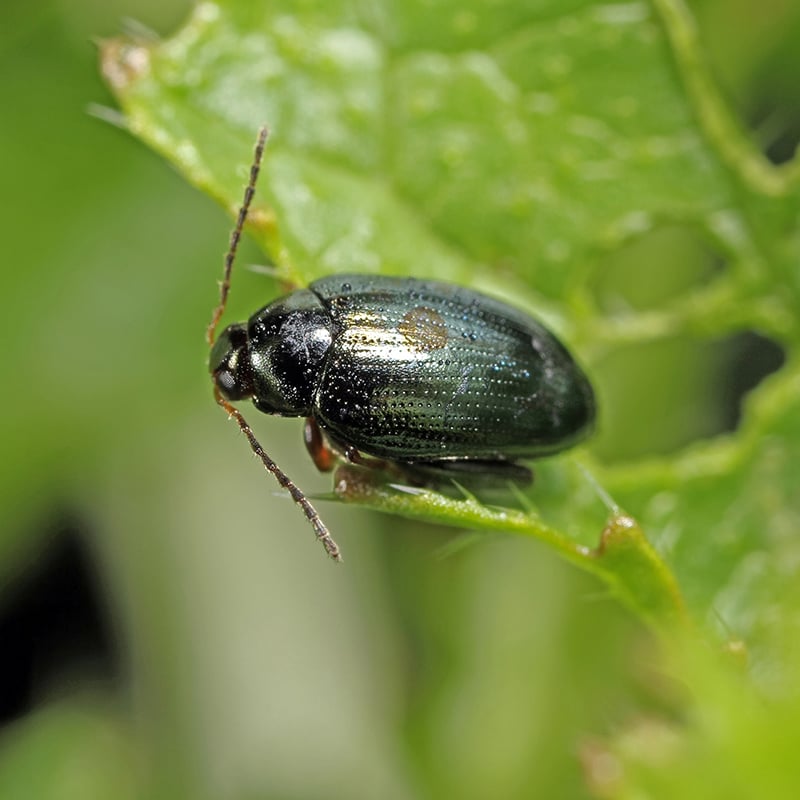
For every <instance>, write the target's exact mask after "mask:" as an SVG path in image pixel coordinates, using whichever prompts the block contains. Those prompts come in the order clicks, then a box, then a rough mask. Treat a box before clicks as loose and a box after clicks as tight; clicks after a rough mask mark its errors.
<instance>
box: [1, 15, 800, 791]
mask: <svg viewBox="0 0 800 800" xmlns="http://www.w3.org/2000/svg"><path fill="white" fill-rule="evenodd" d="M692 8H693V9H694V11H695V12H696V13H697V15H698V19H699V22H700V25H701V31H702V35H703V37H704V41H705V42H706V44H707V45H708V54H709V57H710V58H711V61H712V66H713V69H714V71H715V74H716V77H717V79H718V81H719V82H720V84H721V86H722V88H723V91H724V93H725V94H726V95H727V97H728V99H729V100H730V102H731V104H732V105H733V106H734V108H735V109H736V110H737V112H738V113H739V114H740V115H741V117H742V119H743V120H744V121H745V124H746V125H747V126H749V127H751V128H753V129H754V130H755V131H756V134H755V135H757V136H758V137H760V138H761V140H762V141H763V143H764V147H765V149H766V150H767V151H768V152H769V154H770V156H771V157H772V158H774V159H775V160H777V161H781V160H786V159H788V158H789V157H790V156H791V155H792V152H793V148H794V146H795V144H796V140H797V135H798V131H800V114H798V108H800V96H798V95H800V88H799V87H800V82H798V81H797V80H796V76H797V75H798V74H800V73H798V70H800V56H798V52H800V48H798V47H797V44H798V42H800V13H798V10H797V8H796V4H795V3H793V2H790V0H784V1H783V2H780V1H779V0H765V2H761V3H758V4H756V3H754V2H752V1H751V0H749V1H748V2H744V0H738V1H737V2H730V1H729V0H705V1H704V2H695V3H693V4H692ZM189 10H190V3H188V2H183V1H181V2H176V1H175V0H162V1H161V2H143V0H129V2H127V3H126V2H122V0H113V2H107V1H106V2H102V3H101V2H97V1H96V0H95V1H94V2H90V1H89V0H69V2H68V1H67V0H61V1H60V2H39V3H37V4H30V3H23V2H22V0H4V3H3V4H2V6H1V7H0V61H1V62H2V69H0V76H1V77H0V102H1V104H2V105H0V107H2V109H3V112H2V119H3V123H2V125H0V175H2V197H3V203H2V212H3V213H2V217H0V232H2V242H3V244H4V248H5V251H4V252H5V255H4V262H3V267H2V269H1V270H0V276H2V278H1V279H2V299H3V314H2V318H1V320H0V325H2V330H3V339H2V340H3V343H4V353H5V359H4V363H5V370H4V375H5V377H4V385H5V387H6V388H5V390H4V391H3V395H2V403H3V408H2V414H0V442H2V451H3V454H4V459H3V474H2V480H1V481H0V509H1V510H2V525H1V526H0V652H1V653H2V659H0V661H2V666H0V675H2V677H3V680H2V684H1V685H0V712H1V713H2V717H1V718H0V722H2V726H3V727H2V728H0V798H6V797H8V798H49V797H53V798H82V800H84V799H86V798H107V797H111V796H114V797H139V796H145V797H176V798H179V797H192V798H204V797H208V798H256V797H258V798H261V797H264V798H267V797H270V798H271V797H276V798H277V797H281V798H312V797H326V798H339V797H340V798H362V797H363V798H377V797H380V798H416V797H434V798H447V797H458V798H472V797H474V798H484V797H486V798H488V797H498V798H516V797H542V798H544V797H547V798H572V797H584V796H588V789H587V788H586V780H585V776H584V774H583V773H582V771H581V769H580V768H579V766H578V764H579V761H580V754H581V753H583V752H585V748H586V747H587V744H586V743H587V742H590V741H591V739H592V737H594V736H604V735H607V734H609V733H610V732H612V731H614V730H616V729H617V728H618V726H620V725H622V724H624V723H625V722H627V721H629V720H630V719H631V718H632V717H636V716H637V715H641V714H646V713H648V712H649V711H654V712H655V711H659V710H663V707H664V706H666V707H669V705H670V703H669V700H668V699H667V700H665V696H666V697H667V698H669V695H670V693H669V691H666V692H665V691H664V690H663V687H661V686H660V685H655V686H654V684H657V681H654V679H653V676H652V674H651V672H650V667H651V666H652V664H653V663H654V661H655V660H656V656H655V654H654V645H653V642H652V640H651V638H650V635H649V633H648V632H647V631H645V630H644V629H643V628H642V627H641V626H640V624H639V623H638V622H637V621H636V620H633V619H632V618H630V617H629V616H628V615H627V614H626V613H625V612H624V611H622V610H621V609H620V608H619V607H618V605H617V604H616V603H614V602H613V601H612V600H610V599H609V598H607V597H605V596H604V594H603V593H602V591H601V587H600V586H599V585H598V584H597V583H596V582H595V581H594V580H593V579H592V578H590V577H588V576H585V575H583V574H579V573H578V572H576V571H575V570H573V569H571V568H569V567H567V566H565V565H563V564H562V563H561V562H560V561H559V560H557V558H556V556H555V555H553V554H552V553H550V552H548V551H547V550H546V549H545V548H543V547H542V546H540V545H538V544H536V543H532V542H528V541H522V540H510V539H501V538H498V539H496V540H490V541H489V542H488V543H484V544H481V545H479V546H475V547H470V548H466V549H464V550H463V551H459V552H457V553H455V554H450V555H447V556H443V554H442V548H443V546H444V545H445V544H446V543H447V542H449V541H451V539H452V535H453V534H452V533H448V532H446V531H444V530H441V529H438V528H434V527H426V526H422V525H412V524H411V523H409V522H406V521H403V520H401V519H393V518H390V517H373V516H371V515H369V514H368V513H367V512H365V511H360V510H354V509H349V508H343V507H340V506H336V505H334V504H325V505H324V507H323V514H324V517H325V519H326V521H327V522H328V524H329V526H330V527H331V529H332V530H333V531H335V534H336V538H337V540H338V542H339V544H340V545H341V546H342V547H343V549H344V552H345V556H346V563H345V564H344V565H343V566H342V567H341V568H334V567H333V566H332V565H331V564H330V563H328V561H327V560H326V559H325V558H324V557H323V555H322V552H321V550H320V549H319V548H318V546H317V545H315V543H314V542H313V540H312V537H311V535H310V533H309V531H308V530H307V529H306V525H305V523H304V522H303V521H302V519H301V518H300V517H299V515H298V512H297V510H296V509H295V508H294V507H293V506H292V504H291V502H290V501H288V500H287V499H285V498H283V497H276V496H275V495H276V492H275V489H274V486H273V485H272V483H271V482H270V481H268V480H265V478H264V476H263V474H262V473H261V471H260V470H259V469H258V468H257V467H256V466H255V465H254V463H253V460H252V458H251V457H250V456H249V454H248V453H247V451H246V448H245V446H244V444H243V443H242V442H241V441H240V440H239V437H238V436H236V435H234V431H233V430H232V426H231V425H230V424H228V425H226V424H225V420H224V418H223V415H222V414H221V413H220V412H219V411H218V409H216V408H215V406H214V404H213V401H212V399H211V396H210V387H209V382H208V378H207V377H206V372H205V357H206V349H205V346H204V343H203V332H204V326H205V323H206V321H207V317H208V314H209V310H210V308H211V306H212V303H213V302H214V297H215V291H216V284H215V281H216V280H217V277H218V275H219V272H220V267H221V259H222V254H223V252H224V249H225V246H226V243H227V237H228V233H229V228H230V221H229V220H228V218H227V217H226V216H225V214H224V213H222V212H221V211H220V209H219V208H218V207H217V206H215V205H214V204H213V203H212V201H211V200H209V199H208V198H206V197H204V196H203V195H202V194H201V193H199V192H197V191H196V190H194V189H192V188H190V187H189V186H188V185H187V184H186V183H185V182H184V181H183V180H182V179H181V178H180V177H179V176H178V175H177V174H176V173H175V172H174V171H173V170H172V169H171V168H170V167H169V166H168V165H167V164H166V163H165V162H164V161H162V160H161V159H159V158H158V157H157V156H155V155H154V154H153V153H151V152H149V151H148V150H146V149H145V148H144V147H143V146H142V145H141V144H140V143H138V142H137V141H135V140H134V139H133V138H132V137H131V136H129V135H128V134H126V133H124V132H122V131H120V130H118V129H116V128H114V127H112V126H111V125H109V124H107V123H106V122H103V121H100V120H98V119H97V118H96V117H94V116H91V115H90V114H89V113H87V110H88V109H89V108H90V106H91V104H100V105H105V106H112V105H113V102H112V100H111V98H110V95H109V93H108V91H107V90H106V88H105V87H104V86H103V84H102V82H101V80H100V78H99V77H98V72H97V67H96V54H95V49H94V46H93V44H92V40H93V39H96V38H99V37H105V36H110V35H116V34H117V33H118V32H119V31H120V30H121V29H123V28H124V26H125V25H126V23H125V22H124V20H125V19H126V18H133V19H135V20H137V21H138V22H140V23H142V24H144V25H145V26H147V27H149V28H152V29H153V30H155V31H157V32H158V33H159V34H162V35H168V34H169V33H170V32H172V31H173V30H174V29H175V28H176V27H177V26H178V25H179V24H180V23H181V21H182V20H183V19H184V18H185V16H186V15H187V14H188V12H189ZM665 242H666V245H665ZM650 246H651V248H652V251H651V252H649V253H640V252H636V253H634V260H636V261H638V260H639V259H641V258H648V259H651V263H653V264H656V265H658V264H670V263H673V262H674V261H675V260H679V261H680V262H681V263H686V261H687V259H684V258H681V257H680V255H679V253H680V250H679V249H678V250H672V249H670V247H672V246H674V247H675V248H681V247H686V243H685V241H684V240H683V239H682V238H681V237H680V236H678V237H674V240H670V238H669V236H667V237H666V239H660V240H658V241H654V242H650ZM692 252H694V250H693V251H692ZM676 253H677V254H678V255H676ZM242 255H243V257H242V258H241V263H248V262H258V261H259V254H258V253H257V252H256V251H255V249H254V248H252V246H251V247H249V248H246V249H245V252H244V253H243V254H242ZM626 258H628V259H630V258H631V254H630V253H623V254H621V255H620V257H619V259H617V260H615V262H614V263H613V264H609V265H608V268H607V269H604V270H603V271H602V273H603V276H604V277H603V281H602V283H598V285H597V286H594V287H592V288H593V290H594V291H595V292H596V293H597V294H598V296H599V297H600V298H601V300H602V298H603V297H609V298H613V297H614V296H616V292H615V289H614V282H615V281H616V282H617V288H619V286H624V287H625V290H624V294H625V296H626V297H627V299H628V301H629V302H631V303H632V304H633V305H634V307H636V306H637V303H638V304H641V305H642V306H647V304H648V303H657V302H658V301H659V299H660V298H662V297H665V296H669V295H670V293H674V292H675V291H676V289H675V287H674V286H671V285H670V284H669V280H668V281H667V283H666V284H665V285H664V286H658V285H657V286H655V287H654V286H653V283H652V281H651V280H649V278H648V275H643V276H642V273H641V271H638V272H637V270H636V269H635V267H631V266H627V267H626V263H625V259H626ZM714 268H715V267H714V265H713V264H709V263H698V264H696V265H695V266H692V265H691V264H690V267H688V268H687V269H688V270H689V272H690V277H691V279H692V280H695V279H697V276H702V275H703V274H705V272H707V271H709V270H713V269H714ZM665 272H668V271H662V270H658V269H657V268H654V270H653V272H652V273H650V274H651V275H652V274H656V275H662V274H665ZM637 274H638V275H640V276H642V277H640V281H641V285H639V286H637V284H636V283H635V276H636V275H637ZM673 279H674V281H677V282H678V285H680V281H681V280H685V278H681V276H680V275H679V274H677V273H673ZM237 281H238V283H237V289H236V292H235V293H234V298H233V305H232V312H233V313H232V316H236V315H237V314H238V316H246V315H247V314H248V313H249V312H251V311H252V310H253V309H254V308H255V307H256V306H257V305H259V304H260V303H262V302H265V301H266V300H267V299H268V298H269V297H270V296H271V293H272V292H273V288H272V286H271V284H270V283H269V282H267V281H266V280H265V279H264V278H263V276H259V275H256V274H253V273H248V272H246V271H244V270H242V271H240V272H239V274H238V277H237ZM253 298H257V299H256V300H254V299H253ZM609 302H611V300H609ZM750 346H756V347H757V348H760V349H758V353H759V356H758V360H761V361H762V362H763V361H764V359H767V360H768V359H769V358H772V359H773V361H772V362H769V363H773V364H774V365H775V366H777V363H778V356H777V355H776V354H775V352H774V351H773V350H771V349H770V348H768V347H766V346H765V345H759V344H758V343H756V344H755V345H753V343H752V342H751V341H750V340H748V341H746V342H744V341H738V342H733V343H729V346H726V347H721V348H716V349H713V351H709V352H706V351H704V350H703V351H701V350H700V349H699V348H695V347H693V346H692V345H691V344H686V345H685V346H683V345H680V344H677V345H676V348H677V349H676V350H674V351H672V352H668V353H664V354H663V357H664V358H666V359H680V360H681V361H682V362H683V363H685V364H686V376H687V382H686V385H685V386H681V385H674V384H672V385H670V386H668V387H662V386H661V385H660V384H658V383H656V382H655V381H656V378H657V376H658V375H659V374H663V373H661V372H660V371H659V367H658V364H657V363H654V362H653V358H652V352H648V353H646V354H644V355H637V354H636V353H635V352H632V353H629V354H628V355H627V356H626V357H625V358H627V360H625V358H623V359H622V361H621V362H619V363H616V362H614V360H613V359H610V360H609V361H608V362H607V363H606V364H605V365H604V367H603V370H604V372H603V374H602V375H600V376H599V379H600V380H601V381H604V382H605V383H606V384H608V385H612V384H613V385H615V386H617V387H619V390H618V394H619V397H620V398H625V397H628V398H630V397H632V396H635V395H632V394H631V392H630V388H631V386H632V385H633V384H632V383H631V381H632V377H631V376H633V375H635V376H636V380H637V381H640V382H641V383H640V384H638V385H641V386H649V387H650V388H651V391H652V394H653V396H654V397H657V398H658V401H659V402H660V403H661V404H663V406H664V408H667V409H673V408H675V407H680V408H681V409H682V411H681V412H680V413H672V414H670V415H669V420H668V422H667V423H666V424H665V425H663V426H662V427H661V428H660V430H659V431H657V432H654V431H653V430H652V429H650V428H649V427H648V425H647V424H646V423H645V422H641V423H637V420H636V413H635V408H632V409H630V410H628V409H625V408H624V407H623V408H622V410H620V409H619V408H618V409H617V412H616V413H617V419H618V420H623V421H626V422H628V423H629V424H627V425H626V426H625V427H624V429H623V428H622V427H621V425H622V423H621V422H617V423H616V424H617V425H618V426H620V427H617V428H614V423H613V422H612V423H611V424H610V426H607V427H606V428H605V430H604V431H603V435H602V439H601V440H600V442H599V443H598V445H597V452H598V453H599V454H600V455H601V456H603V457H605V458H624V457H626V456H628V455H637V454H641V453H648V452H670V451H672V450H675V449H676V448H677V447H679V446H681V445H683V444H685V443H687V442H689V441H692V440H693V439H696V438H697V437H699V436H703V435H709V434H713V433H716V432H718V431H720V430H724V429H726V428H730V427H731V426H732V425H733V424H735V418H736V411H735V406H736V399H737V397H738V395H737V393H736V392H737V390H736V388H735V387H734V388H731V387H729V386H728V385H727V384H725V383H724V381H723V378H722V377H720V378H719V380H718V381H717V382H716V383H715V384H714V391H712V392H710V393H709V395H708V396H707V397H698V395H697V393H696V387H695V388H693V386H692V383H691V381H692V376H696V375H697V374H699V373H702V372H705V371H707V370H709V369H711V370H715V372H713V373H712V374H714V375H720V376H729V375H730V363H732V362H733V361H735V362H736V363H742V359H743V358H745V357H744V356H743V355H742V353H743V352H745V355H746V350H744V348H746V347H750ZM737 359H738V361H737ZM745 360H746V358H745ZM648 369H650V370H651V372H652V375H649V376H648V373H647V370H648ZM757 371H758V370H757ZM626 381H627V382H628V383H627V384H626V383H625V382H626ZM654 387H655V388H654ZM732 398H733V399H732ZM621 402H622V401H621ZM732 403H733V406H734V411H733V412H732V411H731V404H732ZM259 431H260V433H261V435H262V437H263V439H264V440H265V442H268V449H269V451H270V452H271V453H272V454H273V455H275V456H276V457H277V458H278V460H279V462H280V463H281V465H282V466H283V467H284V468H285V469H286V471H287V472H288V473H289V474H290V475H292V476H293V477H295V478H296V480H297V482H298V483H299V484H300V485H302V486H303V487H304V488H306V489H307V490H309V491H312V492H313V491H317V492H324V491H327V490H328V489H329V488H330V487H329V479H328V478H326V477H323V476H319V475H317V474H316V473H315V472H314V470H313V468H312V467H311V465H310V463H309V462H308V459H307V458H306V456H305V453H304V450H303V449H302V447H301V445H300V441H301V439H300V425H299V423H297V422H294V421H287V420H278V419H265V420H259Z"/></svg>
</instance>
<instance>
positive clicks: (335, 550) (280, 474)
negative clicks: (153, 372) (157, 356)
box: [214, 385, 342, 561]
mask: <svg viewBox="0 0 800 800" xmlns="http://www.w3.org/2000/svg"><path fill="white" fill-rule="evenodd" d="M214 399H215V400H216V401H217V403H219V405H221V406H222V408H224V409H225V411H227V412H228V416H229V417H233V418H234V419H235V420H236V422H237V424H238V425H239V428H240V429H241V431H242V433H243V434H244V435H245V436H246V437H247V441H248V442H250V447H251V448H252V449H253V452H254V453H255V454H256V455H257V456H258V458H259V459H260V460H261V463H262V464H263V465H264V468H265V469H266V470H267V472H271V473H272V474H273V475H274V476H275V479H276V480H277V481H278V483H279V484H280V485H281V486H282V487H283V488H284V489H286V491H288V492H289V494H290V495H291V497H292V500H294V501H295V503H297V505H299V506H300V508H301V509H302V510H303V513H304V514H305V515H306V519H307V520H308V521H309V522H310V523H311V526H312V527H313V528H314V533H315V534H316V535H317V539H319V540H320V541H321V542H322V546H323V547H324V548H325V552H326V553H327V554H328V555H329V556H330V557H331V558H332V559H333V560H334V561H341V560H342V556H341V554H340V553H339V546H338V545H337V544H336V542H334V541H333V537H332V536H331V535H330V533H329V531H328V528H327V527H326V526H325V523H324V522H323V521H322V519H321V518H320V516H319V512H318V511H317V509H316V508H314V506H312V505H311V502H310V501H309V499H308V498H307V497H306V496H305V495H304V494H303V492H302V491H301V490H300V489H299V488H298V486H297V484H295V482H294V481H293V480H292V479H291V478H290V477H289V476H288V475H287V474H286V473H285V472H284V471H283V470H282V469H281V468H280V467H279V466H278V465H277V464H276V463H275V462H274V461H273V460H272V459H271V458H270V457H269V456H268V455H267V453H266V451H265V450H264V448H263V447H262V446H261V443H260V442H259V441H258V439H256V436H255V434H254V433H253V429H252V428H251V427H250V426H249V425H248V424H247V420H245V418H244V417H243V416H242V412H241V411H239V409H238V408H236V407H235V406H232V405H231V404H230V403H229V402H228V401H227V400H226V399H225V398H224V397H223V396H222V394H220V391H219V388H218V387H217V386H216V385H215V386H214Z"/></svg>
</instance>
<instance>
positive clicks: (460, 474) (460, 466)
mask: <svg viewBox="0 0 800 800" xmlns="http://www.w3.org/2000/svg"><path fill="white" fill-rule="evenodd" d="M401 466H402V467H407V468H408V472H409V473H410V474H411V475H412V476H416V477H418V478H423V479H427V482H429V483H430V482H431V481H433V482H437V481H438V482H440V483H441V482H443V481H446V480H449V479H452V480H455V481H462V482H466V483H469V484H470V485H478V486H481V485H483V486H502V485H503V484H506V483H508V482H509V481H510V482H511V483H516V484H522V485H527V484H530V483H531V482H532V481H533V471H532V470H531V469H529V468H528V467H526V466H525V465H524V464H520V463H519V462H518V461H512V460H510V459H506V458H493V459H489V458H487V459H466V458H465V459H452V460H450V459H442V460H439V461H414V462H412V463H409V464H403V465H401Z"/></svg>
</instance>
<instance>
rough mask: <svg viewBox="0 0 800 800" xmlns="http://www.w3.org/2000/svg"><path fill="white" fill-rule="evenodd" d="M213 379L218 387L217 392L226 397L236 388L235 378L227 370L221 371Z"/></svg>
mask: <svg viewBox="0 0 800 800" xmlns="http://www.w3.org/2000/svg"><path fill="white" fill-rule="evenodd" d="M214 378H215V380H216V382H217V386H219V390H220V391H221V392H222V394H223V395H225V396H226V397H227V396H228V395H230V394H231V392H232V391H233V389H234V388H235V387H236V378H235V377H234V374H233V373H232V372H231V371H230V370H229V369H222V370H220V371H219V372H217V373H216V374H215V375H214Z"/></svg>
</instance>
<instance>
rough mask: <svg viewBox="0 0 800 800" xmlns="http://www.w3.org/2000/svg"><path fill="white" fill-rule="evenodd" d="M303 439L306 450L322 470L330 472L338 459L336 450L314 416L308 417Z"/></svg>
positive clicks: (316, 465)
mask: <svg viewBox="0 0 800 800" xmlns="http://www.w3.org/2000/svg"><path fill="white" fill-rule="evenodd" d="M303 441H304V442H305V445H306V450H308V454H309V455H310V456H311V460H312V461H313V462H314V466H315V467H316V468H317V469H318V470H319V471H320V472H330V471H331V470H332V469H333V468H334V467H335V466H336V462H337V461H338V457H337V454H336V451H335V450H334V449H333V448H332V447H331V446H330V445H329V444H328V442H327V441H326V439H325V436H324V435H323V433H322V430H321V429H320V427H319V425H318V424H317V421H316V420H315V419H314V418H313V417H308V418H306V424H305V426H304V428H303Z"/></svg>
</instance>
